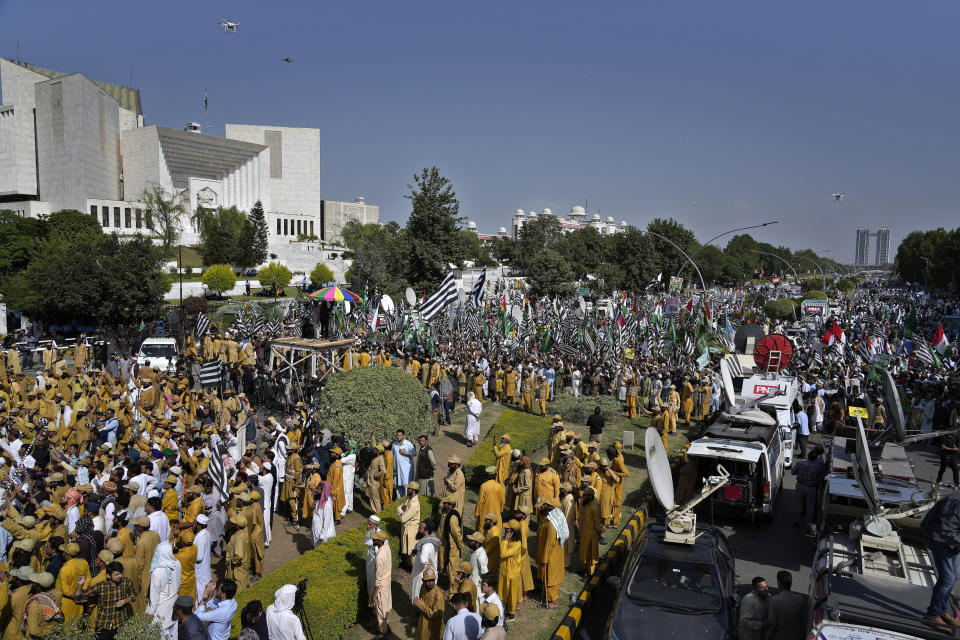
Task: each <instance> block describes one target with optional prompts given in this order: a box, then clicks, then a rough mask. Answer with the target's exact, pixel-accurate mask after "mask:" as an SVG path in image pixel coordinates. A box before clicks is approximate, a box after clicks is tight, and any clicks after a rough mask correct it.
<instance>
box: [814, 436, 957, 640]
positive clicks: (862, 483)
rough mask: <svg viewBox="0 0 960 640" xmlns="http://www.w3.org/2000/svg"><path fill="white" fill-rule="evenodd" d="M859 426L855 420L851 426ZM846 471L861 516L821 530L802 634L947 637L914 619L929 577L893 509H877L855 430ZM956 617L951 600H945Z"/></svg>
mask: <svg viewBox="0 0 960 640" xmlns="http://www.w3.org/2000/svg"><path fill="white" fill-rule="evenodd" d="M857 420H858V423H859V420H860V419H859V418H858V419H857ZM855 442H856V447H855V454H856V455H855V456H854V458H853V463H854V465H853V468H852V472H853V474H854V476H855V480H856V483H857V485H858V487H859V488H860V489H861V497H862V498H863V501H864V506H865V510H864V512H863V514H862V516H861V518H860V519H858V520H857V521H855V522H853V523H852V524H850V525H848V526H843V525H833V526H830V527H827V528H824V529H823V530H822V531H821V537H820V539H819V540H818V542H817V550H816V554H815V555H814V558H813V564H812V566H811V571H810V605H811V606H810V620H809V626H810V633H809V635H808V637H809V638H816V639H818V640H868V639H869V640H909V639H915V638H930V639H935V638H937V639H940V638H949V637H953V634H950V633H945V632H944V631H940V630H937V629H935V628H933V627H930V626H927V624H925V623H924V622H923V620H922V618H923V615H924V613H925V611H926V609H927V605H929V603H930V592H931V591H932V589H933V585H934V584H935V583H936V580H937V576H936V571H935V569H934V565H933V561H932V559H931V557H930V554H929V552H928V551H927V549H926V547H925V545H924V544H923V543H922V541H920V540H919V538H914V539H913V540H911V538H912V537H913V536H911V535H910V534H909V533H907V532H905V531H903V530H900V529H898V528H895V525H897V523H898V516H899V515H901V513H902V512H901V511H899V510H896V509H894V510H891V509H888V508H886V507H885V506H884V503H883V500H882V498H881V493H880V488H879V487H878V483H877V480H876V478H875V467H874V463H873V458H872V456H871V453H870V445H869V443H868V442H867V437H866V433H865V432H864V430H863V425H862V424H858V428H857V435H856V439H855ZM949 608H950V613H952V614H953V615H954V616H956V615H957V611H958V609H957V599H956V597H955V596H952V595H951V597H950V605H949Z"/></svg>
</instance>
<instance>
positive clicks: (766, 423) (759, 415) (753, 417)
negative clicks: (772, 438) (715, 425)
mask: <svg viewBox="0 0 960 640" xmlns="http://www.w3.org/2000/svg"><path fill="white" fill-rule="evenodd" d="M735 415H736V419H737V420H740V421H744V422H749V423H751V424H755V425H760V426H763V427H772V426H774V425H775V424H777V420H776V418H774V417H773V416H771V415H770V414H769V413H767V412H766V411H764V410H763V409H744V410H743V411H741V412H739V413H737V414H735Z"/></svg>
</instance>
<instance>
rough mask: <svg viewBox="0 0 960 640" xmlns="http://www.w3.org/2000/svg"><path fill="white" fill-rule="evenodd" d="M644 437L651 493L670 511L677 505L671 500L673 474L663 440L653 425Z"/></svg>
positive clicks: (672, 494) (672, 495)
mask: <svg viewBox="0 0 960 640" xmlns="http://www.w3.org/2000/svg"><path fill="white" fill-rule="evenodd" d="M645 438H646V439H645V442H644V445H645V446H644V448H645V449H646V452H647V473H648V474H649V475H650V484H652V485H653V493H654V495H655V496H657V500H658V501H659V502H660V506H662V507H663V508H664V510H665V511H672V510H673V508H674V507H675V506H677V505H676V504H675V503H674V501H673V497H674V492H673V474H671V473H670V460H669V459H668V458H667V450H666V449H665V448H664V446H663V440H661V439H660V433H659V432H658V431H657V430H656V429H654V428H653V427H648V428H647V435H646V437H645Z"/></svg>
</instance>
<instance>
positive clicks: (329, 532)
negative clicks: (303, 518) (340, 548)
mask: <svg viewBox="0 0 960 640" xmlns="http://www.w3.org/2000/svg"><path fill="white" fill-rule="evenodd" d="M330 493H331V488H330V483H329V482H327V481H326V480H322V481H321V482H320V495H319V496H318V497H317V499H316V500H317V501H316V505H315V506H314V508H313V526H312V533H313V546H314V547H316V546H319V545H321V544H323V543H324V542H326V541H327V540H329V539H330V538H333V537H335V536H336V535H337V529H336V527H335V525H336V523H335V522H334V520H333V500H331V499H330Z"/></svg>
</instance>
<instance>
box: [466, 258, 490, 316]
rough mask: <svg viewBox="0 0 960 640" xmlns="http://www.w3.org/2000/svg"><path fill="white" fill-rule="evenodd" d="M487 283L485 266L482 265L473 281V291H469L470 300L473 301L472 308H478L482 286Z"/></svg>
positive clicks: (481, 298)
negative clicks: (475, 279)
mask: <svg viewBox="0 0 960 640" xmlns="http://www.w3.org/2000/svg"><path fill="white" fill-rule="evenodd" d="M486 283H487V268H486V267H484V268H483V271H481V272H480V277H479V278H478V279H477V281H476V282H475V283H473V291H472V292H471V293H470V301H471V302H473V308H474V309H479V308H480V303H481V302H483V287H484V286H485V285H486Z"/></svg>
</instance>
